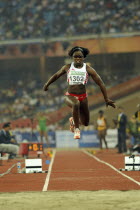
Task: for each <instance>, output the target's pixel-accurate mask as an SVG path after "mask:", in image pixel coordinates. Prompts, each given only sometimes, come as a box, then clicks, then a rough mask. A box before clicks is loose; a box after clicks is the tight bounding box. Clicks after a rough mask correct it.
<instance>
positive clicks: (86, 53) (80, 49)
mask: <svg viewBox="0 0 140 210" xmlns="http://www.w3.org/2000/svg"><path fill="white" fill-rule="evenodd" d="M76 51H81V52H82V53H83V56H84V58H85V57H86V56H87V55H88V54H89V53H90V52H89V49H87V48H84V47H79V46H75V47H73V48H72V49H71V50H70V51H69V53H68V55H69V56H70V57H72V56H73V53H74V52H76Z"/></svg>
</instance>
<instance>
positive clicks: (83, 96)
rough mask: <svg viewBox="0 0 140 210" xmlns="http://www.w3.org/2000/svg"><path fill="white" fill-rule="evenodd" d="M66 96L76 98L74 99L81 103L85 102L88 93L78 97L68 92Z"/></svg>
mask: <svg viewBox="0 0 140 210" xmlns="http://www.w3.org/2000/svg"><path fill="white" fill-rule="evenodd" d="M65 95H66V96H74V97H75V98H77V99H78V100H79V101H83V100H84V99H85V98H87V93H84V94H80V95H77V94H72V93H68V92H66V93H65Z"/></svg>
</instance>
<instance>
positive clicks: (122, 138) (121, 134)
mask: <svg viewBox="0 0 140 210" xmlns="http://www.w3.org/2000/svg"><path fill="white" fill-rule="evenodd" d="M118 109H119V114H118V116H117V120H116V121H115V122H116V123H117V127H118V145H117V146H118V153H125V152H127V147H126V126H127V116H126V115H125V113H124V109H123V107H121V106H120V107H118Z"/></svg>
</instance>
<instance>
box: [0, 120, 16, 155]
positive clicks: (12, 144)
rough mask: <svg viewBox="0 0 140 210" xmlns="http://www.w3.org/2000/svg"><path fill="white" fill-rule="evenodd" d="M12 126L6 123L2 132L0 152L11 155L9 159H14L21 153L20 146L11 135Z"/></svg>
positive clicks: (0, 133) (0, 132) (0, 134)
mask: <svg viewBox="0 0 140 210" xmlns="http://www.w3.org/2000/svg"><path fill="white" fill-rule="evenodd" d="M10 130H11V124H10V123H9V122H8V123H5V124H4V125H3V128H2V130H1V131H0V152H2V153H9V154H10V156H9V159H12V158H14V157H15V156H16V155H17V154H18V152H19V146H18V145H17V144H16V141H15V139H14V138H13V136H11V134H10Z"/></svg>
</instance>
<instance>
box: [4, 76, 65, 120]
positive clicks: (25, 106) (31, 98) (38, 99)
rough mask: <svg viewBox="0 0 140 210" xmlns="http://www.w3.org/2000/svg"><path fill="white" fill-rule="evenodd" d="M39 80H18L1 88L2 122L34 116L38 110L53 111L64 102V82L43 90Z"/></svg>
mask: <svg viewBox="0 0 140 210" xmlns="http://www.w3.org/2000/svg"><path fill="white" fill-rule="evenodd" d="M42 88H43V83H41V82H40V81H39V80H33V81H30V83H29V82H27V81H26V80H24V81H21V80H18V81H17V82H16V85H13V86H10V88H8V87H7V88H2V87H1V89H0V115H1V118H0V123H2V122H7V121H9V120H16V119H18V118H23V119H26V118H34V117H35V115H36V114H37V112H40V111H43V112H51V111H54V110H57V109H59V107H60V106H62V103H63V91H64V84H63V83H60V84H59V88H58V86H57V85H52V86H51V91H50V92H49V91H48V92H47V93H46V92H44V91H43V89H42Z"/></svg>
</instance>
